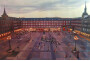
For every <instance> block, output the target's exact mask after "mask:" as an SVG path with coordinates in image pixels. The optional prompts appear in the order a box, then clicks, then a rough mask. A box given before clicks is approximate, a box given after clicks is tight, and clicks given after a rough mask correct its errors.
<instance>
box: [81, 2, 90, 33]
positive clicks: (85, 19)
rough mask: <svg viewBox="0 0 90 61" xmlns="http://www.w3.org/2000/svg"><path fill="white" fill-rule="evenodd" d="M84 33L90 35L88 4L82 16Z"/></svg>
mask: <svg viewBox="0 0 90 61" xmlns="http://www.w3.org/2000/svg"><path fill="white" fill-rule="evenodd" d="M82 32H85V33H88V34H90V15H88V13H87V7H86V3H85V9H84V13H83V14H82Z"/></svg>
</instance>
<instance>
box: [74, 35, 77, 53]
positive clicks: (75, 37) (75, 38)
mask: <svg viewBox="0 0 90 61" xmlns="http://www.w3.org/2000/svg"><path fill="white" fill-rule="evenodd" d="M74 40H75V48H74V51H73V52H76V51H77V50H76V40H78V37H77V36H74Z"/></svg>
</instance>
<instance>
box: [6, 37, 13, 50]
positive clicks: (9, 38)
mask: <svg viewBox="0 0 90 61" xmlns="http://www.w3.org/2000/svg"><path fill="white" fill-rule="evenodd" d="M7 40H8V42H9V50H11V49H12V48H11V42H10V40H11V36H8V37H7Z"/></svg>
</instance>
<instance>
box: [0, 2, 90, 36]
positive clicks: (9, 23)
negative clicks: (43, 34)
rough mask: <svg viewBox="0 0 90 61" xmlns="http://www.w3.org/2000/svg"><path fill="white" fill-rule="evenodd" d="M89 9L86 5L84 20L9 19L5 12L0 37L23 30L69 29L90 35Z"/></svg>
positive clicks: (1, 20)
mask: <svg viewBox="0 0 90 61" xmlns="http://www.w3.org/2000/svg"><path fill="white" fill-rule="evenodd" d="M86 10H87V8H86V4H85V9H84V13H83V14H82V18H15V17H9V16H8V15H7V13H6V11H5V8H4V12H3V15H2V16H1V17H0V36H3V33H6V32H9V33H10V31H14V30H17V29H21V28H34V29H35V28H36V29H45V28H48V29H49V28H58V29H61V30H62V28H65V29H66V30H67V28H70V29H73V30H79V31H82V32H85V33H88V34H90V16H88V14H87V11H86Z"/></svg>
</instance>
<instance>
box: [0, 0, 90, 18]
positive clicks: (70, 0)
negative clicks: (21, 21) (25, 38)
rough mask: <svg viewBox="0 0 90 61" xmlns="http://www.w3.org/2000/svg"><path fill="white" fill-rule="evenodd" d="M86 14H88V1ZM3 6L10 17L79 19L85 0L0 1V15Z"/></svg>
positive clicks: (89, 0) (89, 4) (89, 8)
mask: <svg viewBox="0 0 90 61" xmlns="http://www.w3.org/2000/svg"><path fill="white" fill-rule="evenodd" d="M86 1H87V12H88V14H90V7H89V6H90V0H86ZM4 5H5V7H6V11H7V14H8V15H9V16H11V17H62V18H74V17H81V15H82V13H83V11H84V7H85V6H84V5H85V0H0V15H2V13H3V8H4Z"/></svg>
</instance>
